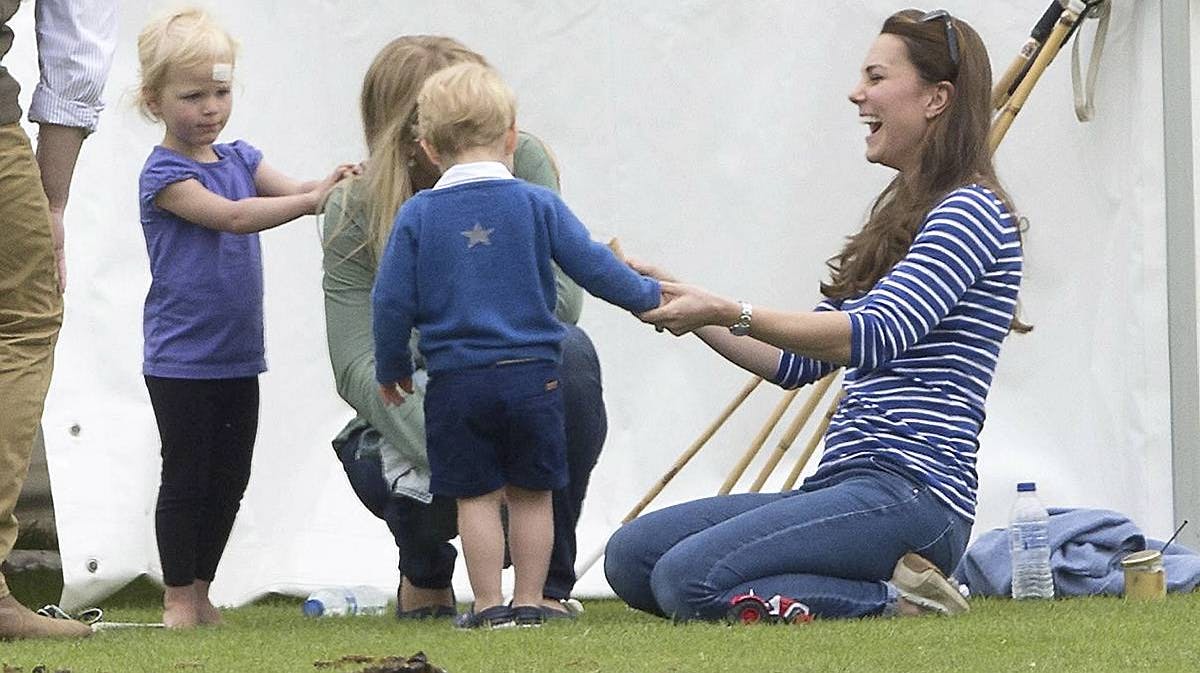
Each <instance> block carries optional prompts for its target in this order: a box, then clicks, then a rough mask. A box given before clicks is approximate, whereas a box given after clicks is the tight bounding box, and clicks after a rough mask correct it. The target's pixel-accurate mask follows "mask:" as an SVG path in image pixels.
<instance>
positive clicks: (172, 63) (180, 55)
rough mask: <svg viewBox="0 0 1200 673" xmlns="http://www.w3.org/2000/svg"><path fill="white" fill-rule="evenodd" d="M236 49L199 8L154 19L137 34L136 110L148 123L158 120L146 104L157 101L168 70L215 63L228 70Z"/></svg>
mask: <svg viewBox="0 0 1200 673" xmlns="http://www.w3.org/2000/svg"><path fill="white" fill-rule="evenodd" d="M237 49H238V43H237V41H236V40H234V39H233V37H231V36H230V35H229V33H227V32H226V31H225V29H224V28H222V27H221V26H220V25H218V24H217V23H216V22H215V21H213V20H212V18H211V17H209V15H208V14H207V13H206V12H205V11H204V10H202V9H199V8H197V7H185V8H181V9H177V10H174V11H171V12H167V13H165V14H162V15H161V16H159V17H157V18H156V19H154V20H153V21H151V22H150V23H148V24H146V27H145V28H143V29H142V32H141V33H139V34H138V63H139V65H140V67H141V85H140V86H139V87H138V95H137V105H138V109H139V110H141V112H142V114H143V115H145V116H146V117H147V118H149V119H150V120H152V121H158V118H157V116H156V115H155V114H154V113H153V112H152V111H151V110H150V105H149V103H150V102H151V101H154V100H157V98H158V96H159V94H160V93H161V92H162V89H163V86H164V85H165V84H166V81H167V73H168V71H169V70H170V69H171V68H191V67H198V66H206V65H209V64H216V63H228V64H229V65H230V67H232V66H233V64H234V61H235V59H236V58H237Z"/></svg>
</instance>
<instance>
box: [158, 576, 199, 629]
mask: <svg viewBox="0 0 1200 673" xmlns="http://www.w3.org/2000/svg"><path fill="white" fill-rule="evenodd" d="M199 623H200V619H199V616H198V615H197V613H196V592H195V590H194V589H193V588H192V585H190V584H189V585H187V586H185V587H167V589H166V591H165V592H164V593H163V625H164V626H166V627H167V628H168V629H190V628H192V627H194V626H196V625H197V624H199Z"/></svg>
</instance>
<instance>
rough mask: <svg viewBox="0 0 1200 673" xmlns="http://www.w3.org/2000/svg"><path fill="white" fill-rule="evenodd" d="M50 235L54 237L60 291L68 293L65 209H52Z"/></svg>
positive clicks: (55, 261)
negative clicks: (64, 225) (64, 224)
mask: <svg viewBox="0 0 1200 673" xmlns="http://www.w3.org/2000/svg"><path fill="white" fill-rule="evenodd" d="M50 234H51V235H52V236H53V237H54V263H55V264H57V265H58V291H59V292H60V293H61V292H66V291H67V257H66V254H65V250H64V247H63V243H64V239H65V238H66V230H65V229H64V228H63V209H62V208H51V209H50Z"/></svg>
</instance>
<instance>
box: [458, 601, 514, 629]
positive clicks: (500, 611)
mask: <svg viewBox="0 0 1200 673" xmlns="http://www.w3.org/2000/svg"><path fill="white" fill-rule="evenodd" d="M514 623H515V622H514V621H513V609H512V608H510V607H508V606H507V605H493V606H492V607H490V608H487V609H486V610H482V611H480V612H475V610H474V609H472V610H471V611H470V612H464V613H462V614H460V615H459V616H458V617H455V619H454V626H456V627H457V628H460V629H500V628H504V627H506V626H513V625H514Z"/></svg>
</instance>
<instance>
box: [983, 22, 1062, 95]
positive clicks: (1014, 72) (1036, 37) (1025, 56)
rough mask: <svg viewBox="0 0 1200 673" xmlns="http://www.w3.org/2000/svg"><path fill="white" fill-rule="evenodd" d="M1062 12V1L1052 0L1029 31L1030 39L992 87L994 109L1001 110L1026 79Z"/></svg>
mask: <svg viewBox="0 0 1200 673" xmlns="http://www.w3.org/2000/svg"><path fill="white" fill-rule="evenodd" d="M1062 13H1063V6H1062V3H1061V2H1060V1H1059V0H1050V6H1049V7H1048V8H1046V12H1045V13H1044V14H1042V18H1040V19H1038V22H1037V24H1036V25H1034V27H1033V30H1031V31H1029V39H1027V40H1025V44H1023V45H1021V49H1020V51H1019V52H1017V56H1016V58H1014V59H1013V62H1012V63H1011V64H1010V65H1009V66H1008V70H1005V71H1004V74H1003V75H1001V76H1000V79H999V80H997V81H996V85H995V86H994V87H992V109H995V110H999V109H1000V108H1001V107H1003V106H1004V104H1005V103H1007V102H1008V99H1009V97H1010V96H1012V94H1013V91H1015V90H1016V88H1017V85H1018V84H1019V83H1020V82H1021V80H1022V79H1024V76H1025V73H1027V72H1029V66H1030V64H1031V63H1033V59H1034V58H1036V57H1037V54H1038V52H1039V51H1041V49H1042V45H1043V44H1045V43H1046V38H1048V37H1050V32H1051V31H1052V30H1054V24H1056V23H1058V17H1059V16H1061V15H1062Z"/></svg>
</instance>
